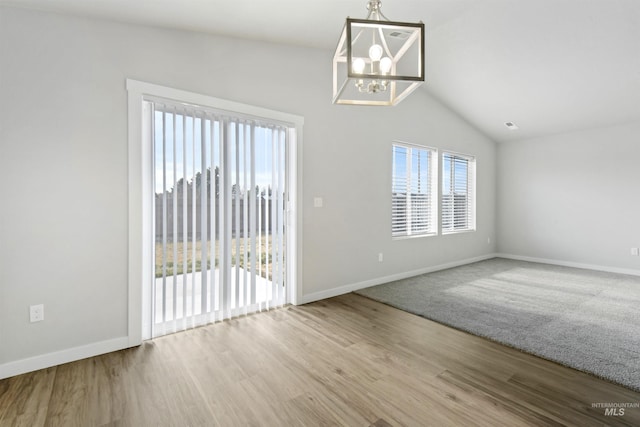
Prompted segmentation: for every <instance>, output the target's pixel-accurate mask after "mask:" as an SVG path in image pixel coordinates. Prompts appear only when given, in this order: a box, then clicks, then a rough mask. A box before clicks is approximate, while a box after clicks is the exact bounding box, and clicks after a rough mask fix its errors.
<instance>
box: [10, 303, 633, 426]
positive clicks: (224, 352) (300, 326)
mask: <svg viewBox="0 0 640 427" xmlns="http://www.w3.org/2000/svg"><path fill="white" fill-rule="evenodd" d="M638 402H640V393H637V392H633V391H631V390H629V389H626V388H624V387H621V386H618V385H615V384H611V383H609V382H606V381H602V380H600V379H597V378H595V377H592V376H590V375H587V374H584V373H581V372H578V371H575V370H572V369H568V368H565V367H562V366H560V365H557V364H555V363H552V362H548V361H546V360H542V359H539V358H536V357H533V356H530V355H527V354H524V353H521V352H519V351H517V350H514V349H511V348H508V347H504V346H501V345H499V344H495V343H493V342H490V341H487V340H485V339H482V338H478V337H475V336H472V335H469V334H466V333H464V332H460V331H457V330H454V329H451V328H448V327H445V326H442V325H440V324H437V323H434V322H431V321H429V320H426V319H423V318H421V317H418V316H414V315H411V314H408V313H405V312H402V311H400V310H396V309H394V308H391V307H389V306H386V305H383V304H380V303H377V302H374V301H372V300H369V299H367V298H364V297H361V296H358V295H354V294H349V295H343V296H340V297H336V298H332V299H329V300H324V301H320V302H317V303H313V304H308V305H305V306H300V307H286V308H283V309H280V310H275V311H271V312H267V313H260V314H256V315H252V316H248V317H243V318H239V319H235V320H232V321H228V322H224V323H218V324H215V325H210V326H206V327H202V328H198V329H194V330H191V331H187V332H183V333H177V334H174V335H170V336H166V337H163V338H159V339H155V340H153V341H149V342H146V343H144V344H143V345H142V346H140V347H138V348H134V349H129V350H123V351H119V352H115V353H111V354H107V355H103V356H98V357H93V358H90V359H85V360H81V361H78V362H73V363H69V364H65V365H61V366H58V367H54V368H49V369H45V370H41V371H37V372H33V373H29V374H25V375H20V376H17V377H13V378H8V379H5V380H1V381H0V426H2V427H4V426H29V427H31V426H217V425H220V426H236V425H255V426H262V425H264V426H297V425H299V426H317V425H322V426H325V425H345V426H376V427H386V426H400V425H406V426H449V425H461V426H470V425H478V426H520V425H535V426H540V425H542V426H545V425H576V426H602V425H622V426H638V425H640V408H626V409H625V410H624V415H621V416H613V415H609V416H605V409H604V408H594V407H592V403H632V404H636V403H638ZM616 413H617V414H619V413H620V410H619V409H618V410H617V411H616Z"/></svg>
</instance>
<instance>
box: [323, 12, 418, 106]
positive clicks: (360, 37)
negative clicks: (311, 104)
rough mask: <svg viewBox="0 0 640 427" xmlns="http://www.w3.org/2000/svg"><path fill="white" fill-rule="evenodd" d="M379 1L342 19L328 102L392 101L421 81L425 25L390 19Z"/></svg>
mask: <svg viewBox="0 0 640 427" xmlns="http://www.w3.org/2000/svg"><path fill="white" fill-rule="evenodd" d="M380 3H381V2H380V0H370V1H369V3H368V4H367V9H368V10H369V14H368V15H367V18H366V19H351V18H347V22H346V23H345V25H344V29H343V30H342V34H341V35H340V40H339V41H338V47H337V48H336V52H335V54H334V56H333V103H334V104H348V105H396V104H398V103H399V102H400V101H402V100H403V99H404V98H406V97H407V95H409V94H410V93H411V92H413V91H414V90H415V89H416V88H417V87H418V86H420V85H421V84H422V83H423V82H424V24H423V23H422V22H420V23H408V22H394V21H389V20H388V19H387V17H386V16H384V15H383V14H382V12H381V11H380Z"/></svg>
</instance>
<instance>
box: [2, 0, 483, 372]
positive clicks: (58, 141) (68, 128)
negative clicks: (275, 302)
mask: <svg viewBox="0 0 640 427" xmlns="http://www.w3.org/2000/svg"><path fill="white" fill-rule="evenodd" d="M337 25H338V28H339V25H340V24H337ZM336 37H337V34H336ZM331 55H332V52H329V51H323V50H314V49H304V48H295V47H287V46H280V45H272V44H264V43H259V42H250V41H244V40H237V39H228V38H222V37H214V36H210V35H204V34H196V33H188V32H178V31H169V30H161V29H154V28H146V27H140V26H131V25H125V24H116V23H108V22H102V21H96V20H89V19H84V18H77V17H67V16H62V15H55V14H48V13H41V12H35V11H27V10H19V9H11V8H0V72H1V75H0V194H1V195H2V202H1V206H2V208H1V210H0V215H1V216H0V242H1V243H0V297H1V299H0V377H2V373H3V366H4V369H5V370H4V373H5V374H7V373H11V372H15V370H16V369H18V368H17V367H16V366H22V367H24V366H26V365H25V364H22V365H20V363H21V362H22V361H24V360H26V359H27V358H31V357H35V359H34V360H35V362H34V363H32V364H30V365H29V366H33V367H37V366H38V364H39V363H40V364H42V363H43V361H44V360H69V359H71V358H73V357H74V355H78V354H81V353H82V354H85V355H87V354H89V353H91V352H92V351H94V350H95V349H96V348H99V346H98V345H97V344H96V343H105V342H113V340H116V341H117V340H118V339H120V338H122V337H125V335H126V334H127V289H128V288H127V286H128V284H127V212H128V210H127V111H126V106H127V93H126V90H125V79H126V78H132V79H136V80H141V81H148V82H151V83H156V84H160V85H164V86H169V87H174V88H178V89H183V90H188V91H192V92H198V93H202V94H206V95H210V96H215V97H219V98H224V99H230V100H233V101H238V102H242V103H247V104H252V105H257V106H261V107H266V108H271V109H275V110H279V111H284V112H288V113H293V114H297V115H301V116H303V117H304V118H305V125H304V142H303V144H304V149H303V150H304V151H303V164H302V173H303V192H304V200H302V201H301V205H302V207H303V210H304V211H303V212H304V221H303V228H302V231H303V238H304V244H303V259H302V260H301V261H300V265H301V267H302V268H303V274H304V276H303V279H304V280H303V284H302V286H303V289H302V294H303V300H311V299H314V298H319V297H322V296H326V295H332V294H336V293H340V292H344V291H346V290H348V289H350V288H353V287H358V286H363V285H364V284H368V283H373V282H376V281H381V280H384V278H385V277H389V276H393V275H398V274H405V273H406V272H408V271H413V270H419V269H425V268H430V267H434V266H438V265H442V264H447V263H455V262H460V261H461V260H465V259H469V258H473V257H479V256H483V255H487V254H491V253H493V252H494V249H495V247H494V246H493V244H492V245H488V244H487V238H488V237H492V240H494V239H493V238H494V214H495V212H494V210H495V145H494V143H493V142H491V141H489V140H488V139H487V138H485V137H483V136H482V135H480V134H479V133H478V132H476V131H475V130H474V129H473V128H471V127H470V126H469V125H467V124H466V123H465V122H464V121H462V120H461V119H460V118H459V117H458V116H456V115H455V114H453V113H452V112H450V111H449V110H447V109H446V108H444V107H443V106H442V105H440V104H439V103H438V102H437V101H435V100H434V99H432V98H431V97H429V95H428V94H427V93H426V91H422V90H420V91H418V92H417V93H415V94H413V95H412V96H411V97H409V99H407V100H406V101H405V102H403V103H402V104H401V105H399V106H397V107H394V108H366V107H364V108H363V107H346V106H334V105H332V104H331V99H330V93H331V75H330V73H331ZM393 139H401V140H404V141H408V142H413V143H423V144H427V145H431V146H435V147H438V148H441V149H450V150H455V151H459V152H463V153H468V154H474V155H476V156H477V170H478V183H477V188H478V198H477V199H478V220H477V224H478V231H477V232H475V233H465V234H460V235H448V236H438V237H432V238H420V239H409V240H401V241H392V239H391V231H390V222H391V218H390V216H391V214H390V211H391V208H390V203H391V201H390V187H391V184H390V173H391V157H390V155H391V141H392V140H393ZM314 196H321V197H323V198H324V203H325V207H323V208H313V203H312V202H313V197H314ZM378 252H383V253H384V255H385V260H384V262H383V263H378V262H377V254H378ZM36 303H44V304H45V321H44V322H40V323H35V324H30V323H29V321H28V306H29V305H31V304H36ZM110 340H111V341H110ZM118 342H119V341H118ZM81 346H89V347H88V349H87V348H85V351H84V352H78V351H75V350H74V349H77V348H78V347H81ZM92 346H93V347H92ZM107 347H109V346H106V347H105V346H103V347H100V348H107ZM104 351H106V350H104ZM54 352H62V353H57V355H58V357H57V359H56V358H48V359H47V358H46V357H45V356H47V355H50V354H52V353H54ZM3 364H4V365H3Z"/></svg>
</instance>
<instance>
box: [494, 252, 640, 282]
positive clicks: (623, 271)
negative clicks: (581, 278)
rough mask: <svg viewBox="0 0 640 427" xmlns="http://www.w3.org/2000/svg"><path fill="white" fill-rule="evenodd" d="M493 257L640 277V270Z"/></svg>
mask: <svg viewBox="0 0 640 427" xmlns="http://www.w3.org/2000/svg"><path fill="white" fill-rule="evenodd" d="M494 255H495V257H497V258H507V259H514V260H517V261H529V262H539V263H542V264H552V265H560V266H563V267H574V268H584V269H586V270H596V271H606V272H608V273H620V274H628V275H630V276H640V270H634V269H631V268H618V267H607V266H604V265H595V264H584V263H580V262H573V261H562V260H557V259H547V258H535V257H529V256H521V255H513V254H504V253H497V254H494Z"/></svg>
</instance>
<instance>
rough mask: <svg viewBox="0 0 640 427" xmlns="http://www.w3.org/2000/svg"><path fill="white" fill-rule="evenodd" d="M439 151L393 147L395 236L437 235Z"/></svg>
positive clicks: (393, 226) (392, 205) (393, 232)
mask: <svg viewBox="0 0 640 427" xmlns="http://www.w3.org/2000/svg"><path fill="white" fill-rule="evenodd" d="M434 158H435V150H433V149H430V148H425V147H417V146H410V145H405V144H397V143H396V144H393V155H392V159H393V166H392V183H391V186H392V189H391V234H392V236H394V237H402V236H415V235H423V234H432V233H436V232H437V223H436V216H435V214H436V213H435V209H434V203H433V201H434V193H435V191H434V181H435V179H436V177H437V173H436V172H435V162H434Z"/></svg>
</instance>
